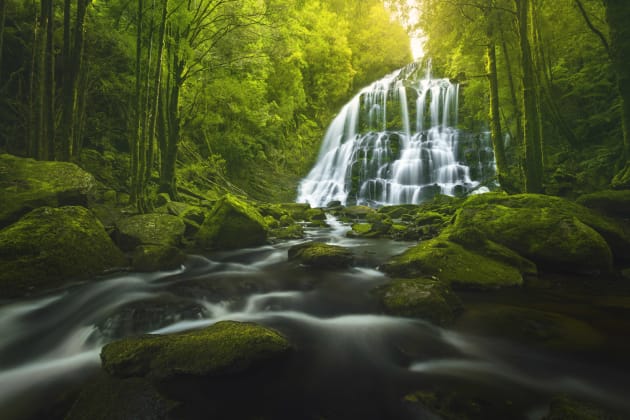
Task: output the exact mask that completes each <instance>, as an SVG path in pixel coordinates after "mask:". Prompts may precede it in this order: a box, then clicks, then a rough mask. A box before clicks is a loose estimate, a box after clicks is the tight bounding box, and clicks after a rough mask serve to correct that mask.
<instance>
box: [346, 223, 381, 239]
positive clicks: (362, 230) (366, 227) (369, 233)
mask: <svg viewBox="0 0 630 420" xmlns="http://www.w3.org/2000/svg"><path fill="white" fill-rule="evenodd" d="M372 227H373V225H372V223H353V224H352V230H349V231H348V232H347V233H346V236H347V237H348V238H374V237H377V236H379V234H380V233H379V232H376V231H374V230H373V229H372Z"/></svg>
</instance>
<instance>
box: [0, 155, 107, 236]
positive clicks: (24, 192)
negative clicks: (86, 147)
mask: <svg viewBox="0 0 630 420" xmlns="http://www.w3.org/2000/svg"><path fill="white" fill-rule="evenodd" d="M95 185H96V181H95V179H94V177H93V176H92V175H91V174H89V173H88V172H85V171H84V170H83V169H81V168H79V167H78V166H77V165H75V164H73V163H68V162H44V161H36V160H34V159H24V158H19V157H16V156H12V155H8V154H2V155H0V203H2V205H0V227H3V226H7V225H9V224H11V223H13V222H15V221H17V220H18V219H19V218H20V217H21V216H23V215H25V214H26V213H28V212H29V211H31V210H33V209H36V208H38V207H43V206H50V207H58V206H68V205H82V206H85V205H87V202H88V194H89V193H90V192H91V191H92V190H93V189H94V187H95Z"/></svg>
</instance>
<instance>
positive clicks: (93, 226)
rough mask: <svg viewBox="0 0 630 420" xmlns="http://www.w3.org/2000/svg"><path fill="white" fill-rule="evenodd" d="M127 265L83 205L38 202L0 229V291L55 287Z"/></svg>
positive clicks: (1, 293) (6, 293) (18, 292)
mask: <svg viewBox="0 0 630 420" xmlns="http://www.w3.org/2000/svg"><path fill="white" fill-rule="evenodd" d="M126 265H127V261H126V259H125V257H124V256H123V254H122V252H121V251H120V250H119V249H118V248H117V247H116V246H115V245H114V243H113V242H112V240H111V239H110V237H109V236H108V235H107V232H106V231H105V229H104V228H103V225H102V224H101V223H100V222H99V221H98V220H97V219H96V217H94V215H93V214H92V212H90V211H89V210H87V209H86V208H84V207H78V206H67V207H60V208H51V207H41V208H38V209H36V210H33V211H32V212H30V213H28V214H27V215H26V216H24V217H23V218H22V219H20V220H19V221H18V222H16V223H14V224H13V225H11V226H9V227H6V228H4V229H2V230H0V296H2V297H5V298H6V297H16V296H23V295H27V294H29V293H32V292H41V291H45V290H48V289H52V288H56V287H59V286H62V285H64V284H66V283H67V282H68V281H72V280H74V279H84V278H88V277H92V276H94V275H97V274H100V273H102V272H104V271H106V270H109V269H113V268H119V267H123V266H126Z"/></svg>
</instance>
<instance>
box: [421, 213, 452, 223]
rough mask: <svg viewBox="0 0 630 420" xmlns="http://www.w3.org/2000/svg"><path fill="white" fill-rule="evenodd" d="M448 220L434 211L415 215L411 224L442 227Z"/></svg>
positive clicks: (447, 217)
mask: <svg viewBox="0 0 630 420" xmlns="http://www.w3.org/2000/svg"><path fill="white" fill-rule="evenodd" d="M449 220H450V217H449V216H446V215H444V214H442V213H438V212H435V211H422V212H419V213H418V214H416V216H415V217H414V218H413V222H414V223H415V224H416V225H419V226H423V225H444V224H446V223H448V222H449Z"/></svg>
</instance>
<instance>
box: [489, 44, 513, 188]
mask: <svg viewBox="0 0 630 420" xmlns="http://www.w3.org/2000/svg"><path fill="white" fill-rule="evenodd" d="M490 36H491V35H490ZM486 58H487V66H488V68H487V70H488V82H489V85H490V110H489V113H490V137H491V140H492V148H493V149H494V159H495V161H496V164H497V173H498V177H499V182H501V183H503V182H505V181H508V180H507V179H505V178H506V176H507V159H506V158H505V148H504V146H503V133H502V130H501V113H500V111H499V79H498V75H497V55H496V47H495V44H494V41H492V40H491V41H489V42H488V45H487V47H486ZM508 182H509V181H508Z"/></svg>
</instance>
